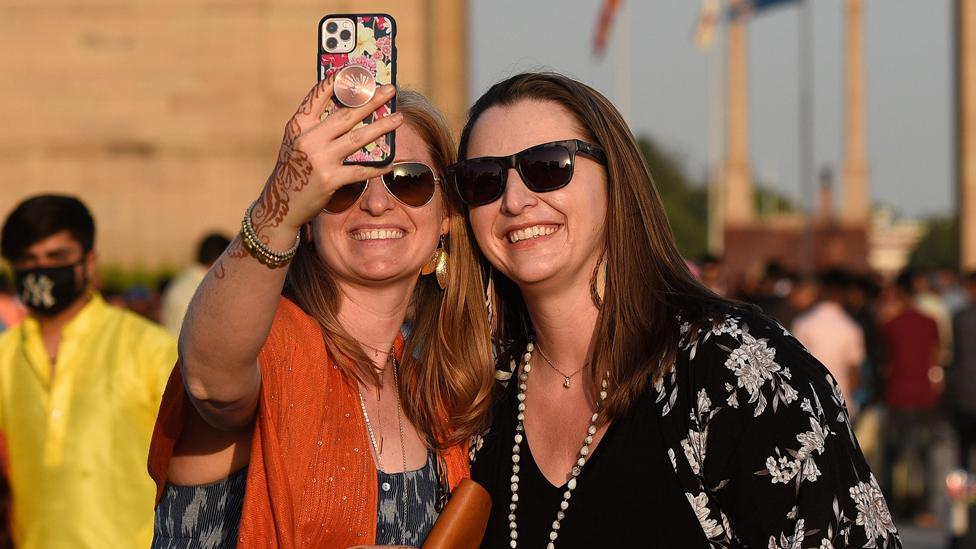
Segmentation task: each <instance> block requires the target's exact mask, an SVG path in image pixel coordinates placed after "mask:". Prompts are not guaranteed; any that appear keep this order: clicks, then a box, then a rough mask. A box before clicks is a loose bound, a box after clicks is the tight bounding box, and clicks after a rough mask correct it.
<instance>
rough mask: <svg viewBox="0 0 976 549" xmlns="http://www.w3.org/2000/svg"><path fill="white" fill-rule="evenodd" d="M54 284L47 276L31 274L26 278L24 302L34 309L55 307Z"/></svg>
mask: <svg viewBox="0 0 976 549" xmlns="http://www.w3.org/2000/svg"><path fill="white" fill-rule="evenodd" d="M52 290H54V282H53V281H52V280H51V279H50V278H49V277H48V276H47V275H43V274H42V275H38V274H33V273H31V274H29V275H27V276H26V277H25V278H24V295H23V298H24V301H26V302H27V303H28V304H30V305H31V306H33V307H38V308H44V309H47V308H51V307H53V306H54V294H52V293H51V292H52Z"/></svg>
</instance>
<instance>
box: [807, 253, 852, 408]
mask: <svg viewBox="0 0 976 549" xmlns="http://www.w3.org/2000/svg"><path fill="white" fill-rule="evenodd" d="M846 283H847V277H846V275H845V273H843V272H841V271H838V270H830V271H827V272H825V273H824V274H823V275H822V276H821V277H820V280H819V283H818V287H819V297H818V299H817V302H816V304H815V305H813V307H811V308H810V309H809V310H807V311H806V312H805V313H802V314H801V315H800V316H798V317H797V318H796V319H795V320H794V321H793V326H792V329H791V331H792V332H793V336H794V337H796V338H797V339H799V340H800V343H802V344H803V345H804V346H805V347H806V348H807V350H809V351H810V352H811V353H813V356H815V357H817V360H819V361H820V362H822V363H823V365H824V366H826V367H827V369H828V370H830V374H831V375H833V376H834V379H836V380H837V384H838V385H839V386H840V390H841V393H842V394H843V396H844V402H846V403H847V411H848V413H849V414H850V415H851V417H852V418H854V417H856V416H857V403H856V402H855V401H854V398H853V396H854V392H855V391H857V388H858V384H859V381H860V379H859V375H858V374H859V373H860V372H859V370H860V368H861V363H862V362H863V361H864V355H865V353H864V333H863V332H862V331H861V328H860V326H858V325H857V323H856V322H854V319H852V318H851V317H850V316H849V315H848V314H847V312H846V311H844V306H843V305H842V303H843V299H844V290H845V285H846Z"/></svg>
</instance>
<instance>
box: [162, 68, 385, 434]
mask: <svg viewBox="0 0 976 549" xmlns="http://www.w3.org/2000/svg"><path fill="white" fill-rule="evenodd" d="M393 94H394V89H393V87H392V86H384V87H382V88H380V89H378V90H377V92H376V95H375V97H373V99H372V100H371V101H370V102H369V103H367V104H366V105H364V106H362V107H358V108H342V109H338V110H336V111H335V112H334V113H332V114H330V115H329V116H327V117H326V118H325V119H321V116H322V113H323V112H324V111H325V108H326V105H327V103H328V102H329V99H330V98H331V96H332V82H331V79H329V80H324V81H322V82H320V83H319V84H317V85H316V86H315V87H314V88H312V90H311V91H310V92H309V94H308V95H307V96H306V97H305V100H304V101H303V102H302V104H301V106H300V107H299V109H298V111H297V112H296V113H295V115H294V116H292V118H291V119H290V120H289V121H288V124H287V125H286V127H285V135H284V138H283V139H282V142H281V150H280V152H279V153H278V162H277V164H276V165H275V167H274V170H273V171H272V172H271V176H270V177H269V178H268V181H267V183H266V184H265V186H264V190H263V191H262V192H261V195H260V197H259V198H258V199H257V201H256V202H255V203H254V205H253V207H252V208H251V209H250V210H249V212H250V222H251V225H252V226H253V229H254V233H255V234H256V235H257V237H258V238H259V239H260V240H261V242H263V243H264V244H265V245H266V246H267V247H268V248H270V249H271V250H274V251H277V252H284V251H286V250H288V249H290V248H291V247H292V246H293V245H294V244H295V242H296V238H297V236H298V233H299V231H300V230H302V227H303V226H304V225H305V224H306V223H308V222H309V221H311V220H312V219H313V218H314V217H315V216H316V215H318V213H319V212H320V211H321V210H322V208H323V206H324V205H325V203H326V202H327V201H328V200H329V198H330V197H331V196H332V193H333V192H334V191H335V190H336V189H338V188H339V187H342V186H343V185H346V184H349V183H353V182H356V181H363V180H367V179H369V178H372V177H377V176H379V175H382V174H383V173H384V172H386V171H388V169H389V168H386V167H382V168H377V167H366V166H359V165H344V164H343V160H344V159H345V158H346V157H347V156H349V155H350V154H352V153H353V152H355V151H356V150H358V149H359V148H361V147H363V146H365V145H366V144H368V143H370V142H372V141H375V140H376V139H377V138H379V137H380V136H382V135H384V134H386V133H388V132H391V131H393V130H395V129H396V128H397V127H398V126H399V125H400V124H401V123H402V115H400V114H393V115H390V116H386V117H383V118H380V119H379V120H377V121H375V122H374V123H372V124H370V125H368V126H365V127H360V128H356V129H353V127H354V126H355V125H356V124H357V123H358V122H359V121H361V120H363V119H364V118H366V116H367V115H368V114H369V113H371V112H373V111H375V110H376V109H377V108H378V107H379V106H380V105H382V104H383V103H385V102H386V101H387V100H389V98H390V97H391V96H392V95H393ZM286 272H287V267H283V268H271V267H269V266H268V265H266V264H264V263H262V262H261V261H259V260H258V259H256V258H255V257H254V256H253V255H252V254H251V253H250V252H249V251H248V249H247V247H245V245H244V244H243V242H242V239H241V236H240V235H238V237H237V238H235V239H234V241H233V242H232V243H231V245H230V246H228V248H227V250H225V251H224V254H223V255H222V256H221V257H220V259H218V260H217V262H216V263H215V264H214V266H213V267H212V268H211V269H210V272H208V273H207V276H206V278H205V279H204V281H203V283H201V285H200V287H199V289H198V290H197V292H196V294H195V295H194V297H193V300H192V302H191V303H190V307H189V310H188V311H187V314H186V318H185V319H184V322H183V329H182V332H181V336H180V360H181V365H182V369H183V379H184V382H185V385H186V388H187V392H188V394H189V396H190V398H191V401H192V402H193V403H194V405H195V406H196V408H197V410H198V411H199V412H200V414H201V416H202V417H203V418H204V419H205V420H206V421H207V422H208V423H209V424H211V425H213V426H214V427H216V428H218V429H226V430H231V429H236V428H239V427H241V426H243V425H245V424H247V423H248V422H250V421H251V418H252V417H253V415H254V411H255V409H256V406H257V400H258V394H259V390H260V386H261V375H260V370H259V365H258V360H257V359H258V353H259V352H260V351H261V348H262V346H263V345H264V342H265V340H266V339H267V337H268V333H269V332H270V330H271V324H272V320H273V319H274V315H275V310H276V309H277V305H278V299H279V296H280V295H281V289H282V286H283V285H284V281H285V274H286Z"/></svg>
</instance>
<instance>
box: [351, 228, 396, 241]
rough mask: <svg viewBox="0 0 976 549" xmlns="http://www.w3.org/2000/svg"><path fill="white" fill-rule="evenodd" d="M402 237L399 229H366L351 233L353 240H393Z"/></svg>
mask: <svg viewBox="0 0 976 549" xmlns="http://www.w3.org/2000/svg"><path fill="white" fill-rule="evenodd" d="M397 238H403V231H401V230H400V229H367V230H362V231H356V232H354V233H352V239H353V240H393V239H397Z"/></svg>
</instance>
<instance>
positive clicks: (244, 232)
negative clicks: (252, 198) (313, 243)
mask: <svg viewBox="0 0 976 549" xmlns="http://www.w3.org/2000/svg"><path fill="white" fill-rule="evenodd" d="M252 210H254V204H251V206H250V207H249V208H248V209H247V211H246V212H244V220H243V221H241V240H242V241H243V242H244V248H246V249H247V251H248V253H250V254H251V255H252V256H254V258H255V259H257V260H258V261H260V262H261V263H264V264H265V265H267V266H268V267H272V268H275V267H284V266H285V265H287V264H288V262H289V261H291V259H292V258H293V257H295V252H297V251H298V243H299V242H300V241H301V238H300V236H299V235H295V244H294V245H293V246H292V247H291V248H289V249H288V250H286V251H284V252H276V251H274V250H272V249H271V248H269V247H268V245H267V244H265V243H264V242H261V239H260V238H258V235H257V233H256V232H254V225H252V224H251V211H252Z"/></svg>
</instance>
